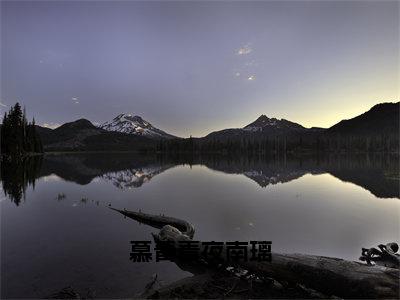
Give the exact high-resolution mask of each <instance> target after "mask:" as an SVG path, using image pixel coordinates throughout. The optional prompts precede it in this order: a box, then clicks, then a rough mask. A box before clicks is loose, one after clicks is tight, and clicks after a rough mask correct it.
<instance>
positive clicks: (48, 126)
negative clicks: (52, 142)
mask: <svg viewBox="0 0 400 300" xmlns="http://www.w3.org/2000/svg"><path fill="white" fill-rule="evenodd" d="M42 126H43V127H46V128H51V129H54V128H57V127H60V126H61V124H60V123H53V122H49V123H43V124H42Z"/></svg>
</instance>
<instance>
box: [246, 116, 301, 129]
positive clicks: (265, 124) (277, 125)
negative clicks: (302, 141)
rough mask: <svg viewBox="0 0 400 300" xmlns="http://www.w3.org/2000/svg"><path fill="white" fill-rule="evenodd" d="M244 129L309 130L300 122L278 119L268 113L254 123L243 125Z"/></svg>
mask: <svg viewBox="0 0 400 300" xmlns="http://www.w3.org/2000/svg"><path fill="white" fill-rule="evenodd" d="M243 130H246V131H253V132H257V131H260V132H262V131H288V130H295V131H304V130H307V129H306V128H304V127H303V126H301V125H300V124H297V123H294V122H290V121H288V120H285V119H281V120H278V119H276V118H271V119H270V118H268V117H267V116H266V115H261V116H260V117H258V119H257V120H255V121H254V122H253V123H250V124H249V125H247V126H245V127H243Z"/></svg>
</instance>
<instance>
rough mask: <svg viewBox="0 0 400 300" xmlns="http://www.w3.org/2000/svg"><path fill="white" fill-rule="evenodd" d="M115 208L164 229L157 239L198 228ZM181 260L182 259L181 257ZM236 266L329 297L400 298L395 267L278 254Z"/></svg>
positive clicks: (399, 278)
mask: <svg viewBox="0 0 400 300" xmlns="http://www.w3.org/2000/svg"><path fill="white" fill-rule="evenodd" d="M113 210H115V211H118V212H120V213H121V214H123V215H124V216H127V217H130V218H132V219H134V220H136V221H139V222H141V223H145V224H148V225H150V226H153V227H155V228H159V229H160V228H161V230H160V232H159V233H158V234H155V235H153V236H154V239H155V241H156V242H159V241H174V242H177V241H180V240H189V239H192V238H193V236H194V227H193V226H192V225H191V224H190V223H188V222H186V221H184V220H180V219H176V218H171V217H167V216H163V215H150V214H145V213H142V212H133V211H127V210H117V209H114V208H113ZM180 229H181V230H182V231H181V230H180ZM222 252H223V253H225V252H226V251H222ZM177 253H179V252H178V251H177ZM177 259H178V260H179V257H178V258H177ZM222 260H223V261H222V263H223V264H225V265H227V266H228V265H229V264H231V262H229V261H227V259H226V256H224V255H222ZM206 263H207V265H208V267H209V268H213V267H215V265H213V263H214V262H213V261H211V262H206ZM220 263H221V262H219V264H220ZM185 264H189V265H190V264H193V265H195V264H198V261H196V262H194V261H192V262H190V261H189V262H188V261H186V262H185ZM179 265H181V263H180V264H179ZM236 265H237V266H239V267H240V268H243V269H246V270H248V271H250V272H252V273H253V274H256V275H257V276H260V277H268V278H273V279H274V280H277V281H279V282H288V283H290V284H292V285H302V286H305V287H306V288H309V289H312V290H315V291H317V292H319V293H321V294H323V295H327V296H333V297H341V298H386V299H388V298H389V299H398V298H399V297H400V294H399V281H400V270H399V269H395V268H387V267H383V266H377V265H375V266H371V265H367V264H362V263H359V262H354V261H347V260H343V259H339V258H332V257H323V256H314V255H305V254H278V253H272V260H271V262H257V261H243V262H238V263H236Z"/></svg>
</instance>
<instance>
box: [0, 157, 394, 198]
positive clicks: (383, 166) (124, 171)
mask: <svg viewBox="0 0 400 300" xmlns="http://www.w3.org/2000/svg"><path fill="white" fill-rule="evenodd" d="M185 164H188V165H204V166H206V167H207V168H209V169H212V170H215V171H220V172H224V173H227V174H242V175H244V176H246V177H248V178H249V179H251V180H253V181H255V182H256V183H257V184H258V185H259V186H261V187H263V188H265V187H268V186H269V185H274V184H278V183H285V182H289V181H292V180H296V179H298V178H300V177H302V176H303V175H305V174H324V173H328V174H331V175H333V176H335V177H337V178H338V179H340V180H342V181H344V182H351V183H353V184H356V185H358V186H360V187H362V188H364V189H366V190H368V191H370V192H371V193H372V194H373V195H375V196H376V197H379V198H400V191H399V156H397V155H357V156H348V155H346V156H341V155H327V156H306V157H288V156H285V157H230V156H197V157H193V156H189V157H185V156H179V157H164V156H139V155H136V154H130V153H119V154H115V153H109V154H107V153H97V154H93V153H91V154H81V153H80V154H57V155H56V154H52V155H45V156H44V157H41V156H35V157H31V158H26V159H23V160H17V161H15V160H14V161H13V160H3V161H2V163H1V173H0V180H1V182H2V187H3V190H4V193H5V194H6V195H8V196H9V198H10V199H11V200H12V201H13V202H15V204H16V205H19V204H20V202H21V200H22V199H23V197H24V193H25V190H26V188H27V187H28V186H29V185H32V186H33V187H34V185H35V180H36V179H39V178H42V177H44V178H49V176H54V175H56V176H58V177H59V178H61V179H63V180H65V181H72V182H75V183H77V184H80V185H86V184H89V183H90V182H92V181H93V180H94V179H102V180H105V181H108V182H111V183H112V184H113V185H114V186H116V187H118V188H120V189H130V188H140V187H141V186H142V185H143V184H144V183H146V182H149V181H150V180H151V179H152V178H153V177H154V176H156V175H159V174H161V173H163V172H164V171H166V170H167V169H170V168H172V167H174V166H177V165H185Z"/></svg>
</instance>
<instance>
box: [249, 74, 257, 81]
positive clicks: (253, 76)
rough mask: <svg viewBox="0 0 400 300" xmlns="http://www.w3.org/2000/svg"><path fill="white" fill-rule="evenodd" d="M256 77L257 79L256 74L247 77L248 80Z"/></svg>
mask: <svg viewBox="0 0 400 300" xmlns="http://www.w3.org/2000/svg"><path fill="white" fill-rule="evenodd" d="M254 79H256V76H255V75H250V76H249V77H247V80H254Z"/></svg>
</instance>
